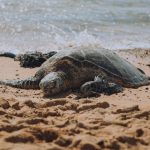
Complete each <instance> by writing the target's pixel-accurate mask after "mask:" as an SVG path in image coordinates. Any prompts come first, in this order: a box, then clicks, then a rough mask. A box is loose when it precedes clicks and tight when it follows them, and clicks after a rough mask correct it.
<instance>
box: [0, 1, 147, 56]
mask: <svg viewBox="0 0 150 150" xmlns="http://www.w3.org/2000/svg"><path fill="white" fill-rule="evenodd" d="M91 45H92V46H95V45H96V46H97V45H98V46H102V47H105V48H109V49H112V50H115V49H120V48H125V49H126V48H150V0H0V51H12V52H15V53H23V52H26V51H42V52H47V51H51V50H62V49H65V48H67V47H70V46H72V47H78V46H81V47H82V46H91Z"/></svg>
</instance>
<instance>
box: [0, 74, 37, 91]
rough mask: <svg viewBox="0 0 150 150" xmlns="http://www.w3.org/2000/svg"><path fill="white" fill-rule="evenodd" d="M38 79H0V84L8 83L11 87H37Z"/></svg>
mask: <svg viewBox="0 0 150 150" xmlns="http://www.w3.org/2000/svg"><path fill="white" fill-rule="evenodd" d="M39 82H40V81H39V80H38V79H36V78H34V77H31V78H27V79H25V80H6V81H0V84H1V85H8V86H11V87H16V88H22V89H39Z"/></svg>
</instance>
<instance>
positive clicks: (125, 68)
mask: <svg viewBox="0 0 150 150" xmlns="http://www.w3.org/2000/svg"><path fill="white" fill-rule="evenodd" d="M64 57H69V58H71V59H75V60H76V61H79V62H80V63H84V64H85V62H88V64H92V65H93V66H94V65H95V66H97V67H99V68H100V69H101V70H103V71H105V73H106V74H107V75H108V76H109V78H111V77H113V78H116V80H115V81H117V79H118V80H122V84H123V86H126V87H139V86H142V85H147V84H148V83H149V78H148V77H147V76H146V75H145V74H144V72H142V71H140V70H139V69H138V68H136V67H135V66H134V65H132V64H131V63H130V62H128V61H126V60H125V59H123V58H121V57H119V56H118V55H117V54H116V53H115V52H114V51H112V50H107V49H104V48H78V49H77V48H76V49H68V50H63V51H60V52H58V53H57V54H55V55H54V56H53V57H51V58H49V59H48V60H47V61H46V62H45V63H44V64H43V65H42V66H41V67H42V68H45V69H46V68H49V69H50V68H52V67H53V65H54V64H55V62H57V61H61V60H62V59H63V58H64ZM83 66H84V65H83ZM86 67H88V66H87V65H86ZM49 71H50V70H49Z"/></svg>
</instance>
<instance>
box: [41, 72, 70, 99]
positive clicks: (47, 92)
mask: <svg viewBox="0 0 150 150" xmlns="http://www.w3.org/2000/svg"><path fill="white" fill-rule="evenodd" d="M39 86H40V88H41V89H42V91H43V93H44V96H46V97H47V96H52V95H56V94H58V93H61V92H63V91H66V90H67V89H69V88H70V86H69V82H68V79H67V76H66V73H64V72H63V71H58V72H50V73H49V74H48V75H46V76H45V77H44V78H43V79H42V80H41V82H40V84H39Z"/></svg>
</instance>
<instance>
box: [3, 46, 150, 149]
mask: <svg viewBox="0 0 150 150" xmlns="http://www.w3.org/2000/svg"><path fill="white" fill-rule="evenodd" d="M117 53H118V54H119V55H120V56H121V57H124V58H125V59H127V60H128V61H129V62H131V63H132V64H134V65H135V66H137V67H138V68H141V69H142V70H143V71H144V72H145V73H146V74H147V75H149V76H150V67H149V66H147V65H148V64H150V49H147V50H143V51H140V49H132V50H130V49H129V50H127V51H126V50H125V51H123V50H118V51H117ZM0 68H1V71H0V80H4V79H17V78H20V79H24V78H26V77H29V76H31V75H34V73H35V72H36V70H37V69H38V68H34V69H25V68H21V67H20V66H19V62H16V61H13V59H10V58H2V57H0ZM149 93H150V85H149V86H143V87H140V88H137V89H131V88H128V89H127V88H126V89H125V90H124V91H123V92H122V93H118V94H113V95H111V96H107V95H103V94H101V96H99V97H92V98H81V99H79V100H76V95H75V93H72V92H67V93H65V94H62V95H60V96H58V97H53V98H43V97H42V92H41V91H40V90H23V89H16V88H12V87H8V86H2V85H0V116H1V120H0V137H1V138H0V149H13V150H17V149H18V148H20V149H21V148H22V149H25V150H26V149H35V150H38V149H46V150H53V149H57V150H63V149H72V150H76V149H81V150H86V149H87V147H90V148H91V149H93V150H98V149H115V150H117V149H118V150H119V149H132V150H137V149H150V142H149V141H150V130H149V124H150V94H149Z"/></svg>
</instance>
